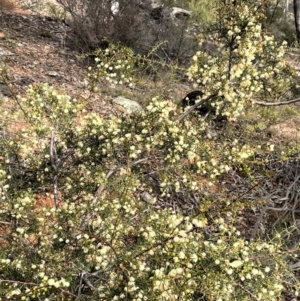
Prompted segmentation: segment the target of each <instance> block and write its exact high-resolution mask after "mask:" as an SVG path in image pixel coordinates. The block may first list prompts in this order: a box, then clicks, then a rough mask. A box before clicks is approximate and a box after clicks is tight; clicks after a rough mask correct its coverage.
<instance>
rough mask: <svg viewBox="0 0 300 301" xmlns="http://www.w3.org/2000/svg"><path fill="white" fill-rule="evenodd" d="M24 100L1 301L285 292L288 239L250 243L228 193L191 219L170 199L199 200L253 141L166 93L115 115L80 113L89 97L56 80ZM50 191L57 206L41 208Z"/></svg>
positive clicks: (6, 184) (7, 150) (7, 166)
mask: <svg viewBox="0 0 300 301" xmlns="http://www.w3.org/2000/svg"><path fill="white" fill-rule="evenodd" d="M19 103H20V105H21V107H20V110H16V111H15V113H14V114H15V115H14V116H15V117H17V118H21V116H22V114H23V113H25V114H23V116H22V118H24V119H25V120H26V122H27V126H25V127H23V128H22V130H21V131H17V132H11V133H10V136H9V137H6V138H5V139H2V140H1V149H2V156H1V162H0V164H1V199H2V201H1V207H0V220H1V241H0V243H1V251H0V270H1V282H0V299H1V300H7V299H10V300H38V299H40V298H43V299H44V300H51V299H52V300H81V299H82V298H83V299H88V300H92V299H95V298H96V299H97V300H129V299H130V300H174V299H180V300H199V299H200V298H206V300H233V298H236V299H238V300H253V296H254V297H255V298H257V299H258V300H260V299H261V300H274V299H276V298H278V297H279V296H280V295H281V293H282V291H283V288H284V280H285V278H286V274H285V273H288V270H287V268H286V262H285V260H284V259H283V256H282V251H281V247H282V246H281V242H280V238H277V239H274V240H273V241H271V242H264V241H259V240H258V241H251V242H248V241H247V240H245V239H244V238H242V237H241V235H240V233H239V231H237V230H236V229H235V228H234V227H233V226H232V224H233V220H234V218H233V217H234V211H235V210H238V207H236V209H234V207H232V205H234V204H231V205H230V201H228V200H227V201H226V202H227V203H228V206H227V207H226V208H227V209H226V208H225V207H224V208H225V209H224V208H223V213H222V215H223V217H221V213H220V214H218V215H219V217H215V219H214V220H212V221H209V219H208V216H209V215H210V213H209V212H210V211H211V210H214V209H213V207H212V203H211V202H209V201H208V200H204V199H203V200H202V201H203V204H201V206H200V207H199V208H200V209H201V210H199V209H197V206H196V207H195V208H194V210H193V213H191V214H189V215H186V214H184V212H182V211H181V210H180V208H179V209H177V210H174V209H172V208H170V207H169V206H168V204H167V203H164V202H165V201H164V200H167V199H168V197H169V196H170V195H171V196H172V197H176V193H177V194H178V193H180V192H182V193H184V194H186V195H188V194H191V193H192V192H193V191H194V193H195V195H196V193H197V192H198V191H201V190H202V189H203V188H204V186H203V185H204V183H203V176H208V178H210V179H211V180H213V179H214V178H215V177H216V176H217V175H218V174H221V173H223V172H226V171H227V170H229V169H230V168H232V166H233V164H235V163H236V162H240V163H242V162H244V160H245V159H246V158H247V157H248V156H249V155H251V154H252V151H253V150H251V148H249V147H246V146H239V145H238V143H236V145H235V146H234V147H232V145H229V144H226V143H225V142H222V141H221V142H219V144H217V143H216V142H215V141H213V140H211V141H210V140H206V139H207V138H206V136H205V135H204V130H203V129H202V130H201V124H200V125H199V127H198V128H197V127H196V126H195V127H194V126H193V127H192V126H191V123H190V122H191V121H189V120H188V119H187V120H185V121H184V122H177V121H176V115H177V114H178V112H177V111H176V110H177V109H176V106H175V105H172V104H170V103H168V102H165V101H163V100H161V99H154V100H153V102H152V103H150V104H149V106H148V107H147V108H146V110H145V112H143V113H140V114H137V115H135V116H132V118H124V119H123V118H119V117H114V116H111V118H110V119H108V120H107V119H104V118H103V117H101V116H99V115H97V114H95V113H85V115H84V116H81V117H83V118H82V119H81V120H79V119H78V116H79V114H81V115H82V113H81V112H84V111H83V110H84V104H82V103H80V102H77V101H75V100H72V99H71V98H69V97H68V96H66V95H64V94H63V93H62V91H56V90H54V89H53V88H51V87H49V86H48V85H40V86H37V87H35V88H34V87H30V88H29V90H28V92H27V96H26V97H23V98H22V99H19ZM6 110H7V108H2V113H3V114H4V115H5V111H6ZM172 116H173V118H172ZM59 120H60V121H61V122H59ZM10 122H13V120H12V121H10ZM10 122H8V124H6V127H7V128H9V123H10ZM55 190H57V191H55ZM43 191H46V192H48V193H50V194H53V198H52V201H53V203H52V205H51V204H50V206H47V207H39V206H37V201H36V200H37V197H38V196H39V197H40V196H41V194H43ZM188 201H190V198H189V199H186V202H188ZM220 202H222V201H220ZM199 205H200V204H199ZM214 208H216V207H214ZM283 270H284V271H285V272H284V273H283ZM291 286H293V282H292V283H291Z"/></svg>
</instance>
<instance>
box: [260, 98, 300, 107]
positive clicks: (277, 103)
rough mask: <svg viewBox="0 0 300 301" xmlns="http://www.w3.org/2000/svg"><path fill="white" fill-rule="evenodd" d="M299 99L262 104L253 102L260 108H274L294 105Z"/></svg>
mask: <svg viewBox="0 0 300 301" xmlns="http://www.w3.org/2000/svg"><path fill="white" fill-rule="evenodd" d="M299 101H300V98H296V99H292V100H289V101H283V102H262V101H255V102H254V103H255V104H257V105H260V106H265V107H276V106H285V105H289V104H291V103H296V102H299Z"/></svg>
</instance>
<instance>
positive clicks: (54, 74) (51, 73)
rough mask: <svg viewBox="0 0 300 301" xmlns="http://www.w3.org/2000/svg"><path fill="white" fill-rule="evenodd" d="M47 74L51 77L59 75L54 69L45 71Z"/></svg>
mask: <svg viewBox="0 0 300 301" xmlns="http://www.w3.org/2000/svg"><path fill="white" fill-rule="evenodd" d="M47 75H49V76H51V77H57V76H59V74H58V73H57V72H56V71H49V72H48V73H47Z"/></svg>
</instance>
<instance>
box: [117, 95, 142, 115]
mask: <svg viewBox="0 0 300 301" xmlns="http://www.w3.org/2000/svg"><path fill="white" fill-rule="evenodd" d="M113 103H114V104H116V105H119V106H121V107H122V108H124V111H126V113H128V114H131V113H134V112H141V111H143V108H142V106H141V105H140V104H139V103H137V102H136V101H134V100H131V99H128V98H126V97H123V96H118V97H116V98H114V99H113Z"/></svg>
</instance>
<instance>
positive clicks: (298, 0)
mask: <svg viewBox="0 0 300 301" xmlns="http://www.w3.org/2000/svg"><path fill="white" fill-rule="evenodd" d="M294 15H295V26H296V35H297V40H298V43H299V42H300V0H294Z"/></svg>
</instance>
